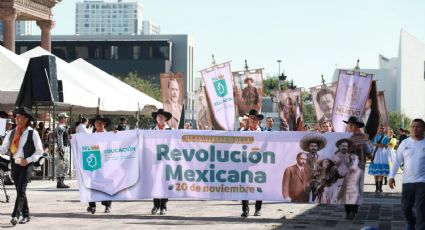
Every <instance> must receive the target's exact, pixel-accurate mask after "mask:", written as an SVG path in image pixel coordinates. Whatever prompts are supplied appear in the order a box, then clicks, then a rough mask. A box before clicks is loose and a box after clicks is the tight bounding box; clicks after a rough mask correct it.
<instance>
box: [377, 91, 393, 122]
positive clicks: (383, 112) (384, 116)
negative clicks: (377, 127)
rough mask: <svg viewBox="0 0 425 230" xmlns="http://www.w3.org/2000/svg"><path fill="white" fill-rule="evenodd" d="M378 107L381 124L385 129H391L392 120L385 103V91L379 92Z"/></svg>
mask: <svg viewBox="0 0 425 230" xmlns="http://www.w3.org/2000/svg"><path fill="white" fill-rule="evenodd" d="M378 107H379V115H380V118H381V119H380V121H381V122H380V124H381V126H384V127H390V120H389V116H388V110H387V102H386V101H385V94H384V91H379V92H378Z"/></svg>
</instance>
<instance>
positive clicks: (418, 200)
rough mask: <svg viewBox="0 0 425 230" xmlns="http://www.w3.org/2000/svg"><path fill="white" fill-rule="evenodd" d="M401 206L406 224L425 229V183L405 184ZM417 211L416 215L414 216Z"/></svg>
mask: <svg viewBox="0 0 425 230" xmlns="http://www.w3.org/2000/svg"><path fill="white" fill-rule="evenodd" d="M401 194H402V198H401V204H402V208H403V214H404V217H405V218H406V222H407V224H409V225H416V229H425V183H421V182H418V183H405V184H403V187H402V192H401ZM413 210H415V214H416V216H415V215H413Z"/></svg>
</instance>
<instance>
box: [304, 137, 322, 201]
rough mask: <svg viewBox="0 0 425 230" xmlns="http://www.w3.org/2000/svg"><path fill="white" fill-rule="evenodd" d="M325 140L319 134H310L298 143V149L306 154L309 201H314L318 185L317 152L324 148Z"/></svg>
mask: <svg viewBox="0 0 425 230" xmlns="http://www.w3.org/2000/svg"><path fill="white" fill-rule="evenodd" d="M326 143H327V141H326V138H325V137H324V136H322V135H321V134H320V133H310V134H307V135H306V136H304V137H303V138H302V139H301V141H300V147H301V149H302V150H304V151H305V152H307V164H306V167H309V168H310V170H309V172H310V173H311V174H310V181H309V185H310V186H309V188H310V195H311V201H312V202H315V201H316V190H317V187H318V186H319V183H320V171H319V169H318V167H317V164H316V162H317V160H318V159H319V154H318V152H319V151H320V150H322V149H323V148H324V147H325V146H326Z"/></svg>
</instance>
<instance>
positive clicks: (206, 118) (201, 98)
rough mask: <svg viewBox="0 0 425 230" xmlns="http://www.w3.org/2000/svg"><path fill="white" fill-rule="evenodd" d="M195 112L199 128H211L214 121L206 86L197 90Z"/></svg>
mask: <svg viewBox="0 0 425 230" xmlns="http://www.w3.org/2000/svg"><path fill="white" fill-rule="evenodd" d="M195 112H196V113H195V115H196V126H197V128H198V130H211V129H212V121H211V114H210V109H209V108H208V102H207V96H206V92H205V87H201V88H200V89H198V90H196V91H195Z"/></svg>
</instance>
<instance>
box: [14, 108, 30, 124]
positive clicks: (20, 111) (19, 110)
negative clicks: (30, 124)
mask: <svg viewBox="0 0 425 230" xmlns="http://www.w3.org/2000/svg"><path fill="white" fill-rule="evenodd" d="M16 114H20V115H22V116H25V117H27V118H28V119H29V120H30V121H35V117H34V115H33V114H32V112H31V110H30V109H28V108H27V107H25V106H21V107H19V108H17V109H15V110H14V111H13V116H14V117H16Z"/></svg>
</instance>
